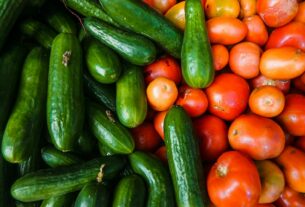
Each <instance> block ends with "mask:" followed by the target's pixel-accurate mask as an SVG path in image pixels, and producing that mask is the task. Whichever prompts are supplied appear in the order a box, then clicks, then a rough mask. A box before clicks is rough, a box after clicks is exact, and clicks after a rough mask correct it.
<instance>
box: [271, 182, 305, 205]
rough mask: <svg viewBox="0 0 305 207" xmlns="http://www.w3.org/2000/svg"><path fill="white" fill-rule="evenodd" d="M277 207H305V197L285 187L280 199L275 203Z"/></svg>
mask: <svg viewBox="0 0 305 207" xmlns="http://www.w3.org/2000/svg"><path fill="white" fill-rule="evenodd" d="M275 204H276V206H277V207H303V206H305V196H304V194H301V193H299V192H296V191H294V190H292V189H291V188H289V186H285V189H284V191H283V192H282V194H281V196H280V198H279V199H278V200H277V201H276V202H275Z"/></svg>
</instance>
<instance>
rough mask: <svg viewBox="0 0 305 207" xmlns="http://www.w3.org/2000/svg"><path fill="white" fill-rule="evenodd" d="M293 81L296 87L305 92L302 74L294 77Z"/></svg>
mask: <svg viewBox="0 0 305 207" xmlns="http://www.w3.org/2000/svg"><path fill="white" fill-rule="evenodd" d="M292 83H293V85H294V87H295V88H296V89H298V90H300V91H302V92H305V83H304V82H303V80H302V76H299V77H297V78H295V79H293V80H292Z"/></svg>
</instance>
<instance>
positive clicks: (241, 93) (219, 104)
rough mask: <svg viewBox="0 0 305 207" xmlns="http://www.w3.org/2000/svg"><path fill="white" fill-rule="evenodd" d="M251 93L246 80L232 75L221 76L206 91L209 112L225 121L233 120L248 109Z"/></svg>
mask: <svg viewBox="0 0 305 207" xmlns="http://www.w3.org/2000/svg"><path fill="white" fill-rule="evenodd" d="M249 93H250V89H249V85H248V83H247V82H246V81H245V79H243V78H241V77H240V76H238V75H235V74H231V73H223V74H220V75H218V76H216V77H215V79H214V82H213V83H212V84H211V85H210V86H209V87H208V88H207V89H206V94H207V96H208V102H209V107H208V110H209V112H210V113H212V114H214V115H216V116H218V117H220V118H222V119H224V120H233V119H235V118H236V117H237V116H239V115H240V114H241V113H242V112H243V111H244V110H245V109H246V107H247V104H248V98H249Z"/></svg>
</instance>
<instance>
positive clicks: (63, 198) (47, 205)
mask: <svg viewBox="0 0 305 207" xmlns="http://www.w3.org/2000/svg"><path fill="white" fill-rule="evenodd" d="M74 199H75V193H68V194H64V195H60V196H54V197H51V198H48V199H45V200H43V202H42V203H41V205H40V207H69V206H72V204H73V202H74Z"/></svg>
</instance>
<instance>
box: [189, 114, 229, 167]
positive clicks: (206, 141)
mask: <svg viewBox="0 0 305 207" xmlns="http://www.w3.org/2000/svg"><path fill="white" fill-rule="evenodd" d="M193 126H194V131H195V134H196V135H197V137H198V139H199V146H200V154H201V159H202V160H203V161H215V160H216V159H217V158H218V157H219V156H220V155H221V154H222V153H223V152H225V151H226V150H227V149H228V148H229V142H228V137H227V134H228V128H227V125H226V123H225V122H224V121H223V120H222V119H220V118H218V117H217V116H213V115H205V116H203V117H200V118H198V119H195V120H194V122H193Z"/></svg>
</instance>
